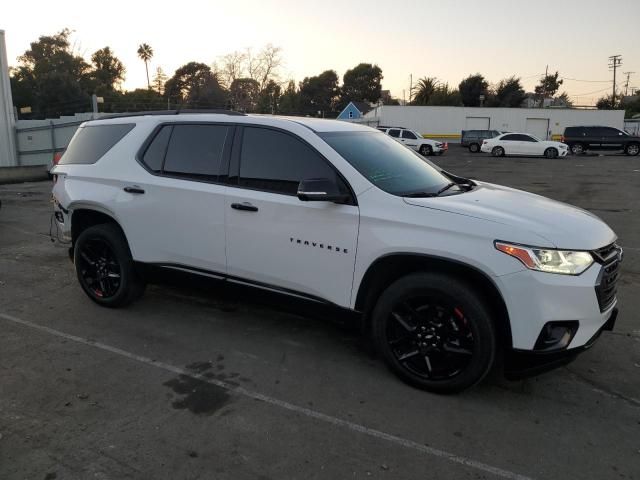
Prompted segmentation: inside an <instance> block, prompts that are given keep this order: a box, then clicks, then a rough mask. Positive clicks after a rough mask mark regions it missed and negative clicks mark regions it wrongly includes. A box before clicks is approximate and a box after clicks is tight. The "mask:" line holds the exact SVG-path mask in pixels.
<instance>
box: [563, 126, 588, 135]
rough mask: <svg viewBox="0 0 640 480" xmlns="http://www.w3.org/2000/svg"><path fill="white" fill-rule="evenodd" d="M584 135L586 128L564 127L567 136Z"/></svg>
mask: <svg viewBox="0 0 640 480" xmlns="http://www.w3.org/2000/svg"><path fill="white" fill-rule="evenodd" d="M583 135H584V129H582V128H577V127H567V128H565V129H564V136H565V137H578V136H583Z"/></svg>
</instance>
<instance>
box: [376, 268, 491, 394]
mask: <svg viewBox="0 0 640 480" xmlns="http://www.w3.org/2000/svg"><path fill="white" fill-rule="evenodd" d="M371 335H372V339H373V341H374V343H375V345H376V349H377V350H378V352H380V354H381V355H382V357H383V358H384V360H385V362H386V364H387V366H388V367H389V368H390V369H391V370H392V371H393V372H394V373H395V374H396V375H397V376H398V377H400V379H402V380H403V381H405V382H406V383H409V384H410V385H413V386H415V387H418V388H421V389H424V390H428V391H431V392H435V393H454V392H459V391H461V390H464V389H466V388H469V387H471V386H473V385H475V384H477V383H478V382H480V381H481V380H482V379H483V378H484V377H485V376H486V375H487V374H488V372H489V371H490V370H491V368H492V366H493V364H494V359H495V357H496V352H497V348H498V347H497V337H496V333H495V327H494V325H493V318H492V313H491V309H490V308H489V307H487V306H486V304H485V301H484V300H483V298H482V297H481V296H479V295H478V293H477V292H476V290H475V288H474V287H473V286H472V285H470V284H467V283H465V282H464V281H463V280H461V279H458V278H456V277H452V276H449V275H446V274H439V273H435V272H434V273H427V272H417V273H412V274H409V275H407V276H405V277H402V278H400V279H398V280H396V281H395V282H394V283H392V284H391V285H390V286H389V287H387V289H386V290H384V291H383V292H382V294H381V295H380V297H379V299H378V301H377V303H376V305H375V307H374V308H373V311H372V312H371Z"/></svg>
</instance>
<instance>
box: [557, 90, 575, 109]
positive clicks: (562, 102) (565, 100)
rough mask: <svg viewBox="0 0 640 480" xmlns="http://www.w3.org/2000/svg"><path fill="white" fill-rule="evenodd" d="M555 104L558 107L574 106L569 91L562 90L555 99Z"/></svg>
mask: <svg viewBox="0 0 640 480" xmlns="http://www.w3.org/2000/svg"><path fill="white" fill-rule="evenodd" d="M553 105H554V106H556V107H567V108H571V107H573V102H572V101H571V98H570V97H569V94H568V93H567V92H562V93H561V94H560V95H558V96H557V97H556V98H554V99H553Z"/></svg>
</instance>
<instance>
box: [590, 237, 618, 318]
mask: <svg viewBox="0 0 640 480" xmlns="http://www.w3.org/2000/svg"><path fill="white" fill-rule="evenodd" d="M591 253H592V254H593V257H594V258H595V260H596V261H597V262H598V263H600V264H602V269H601V270H600V274H599V275H598V279H597V280H596V287H595V288H596V297H597V298H598V305H599V306H600V311H601V312H604V311H605V310H606V309H607V308H609V307H610V306H611V305H612V304H613V302H615V300H616V284H617V282H618V278H619V277H620V260H621V258H622V249H621V248H620V247H619V246H618V245H616V244H615V243H612V244H611V245H607V246H606V247H603V248H599V249H598V250H595V251H593V252H591Z"/></svg>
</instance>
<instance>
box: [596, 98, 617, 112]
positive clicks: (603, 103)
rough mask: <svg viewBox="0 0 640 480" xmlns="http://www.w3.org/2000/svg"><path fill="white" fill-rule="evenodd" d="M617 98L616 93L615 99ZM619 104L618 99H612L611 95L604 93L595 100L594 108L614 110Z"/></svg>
mask: <svg viewBox="0 0 640 480" xmlns="http://www.w3.org/2000/svg"><path fill="white" fill-rule="evenodd" d="M617 98H619V96H618V95H616V99H617ZM619 106H620V105H619V103H618V100H615V101H614V100H613V97H612V96H611V95H605V96H604V97H601V98H599V99H598V101H597V102H596V108H597V109H598V110H614V109H616V108H618V107H619Z"/></svg>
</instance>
